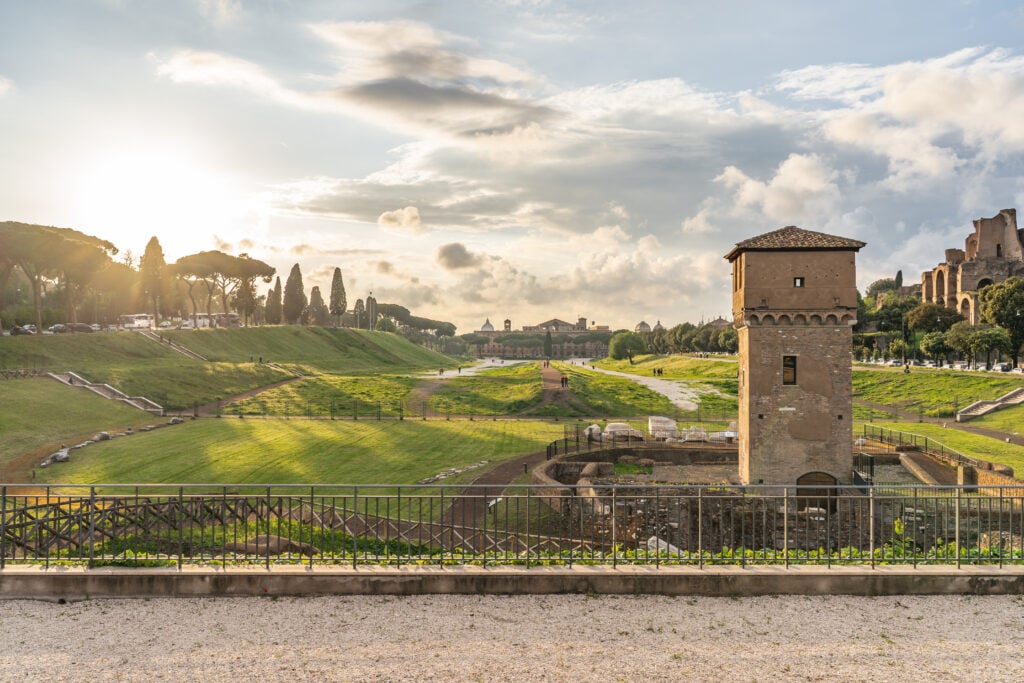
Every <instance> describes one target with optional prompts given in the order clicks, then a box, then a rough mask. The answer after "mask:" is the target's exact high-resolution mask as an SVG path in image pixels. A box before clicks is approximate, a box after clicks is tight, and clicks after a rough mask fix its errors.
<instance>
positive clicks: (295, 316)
mask: <svg viewBox="0 0 1024 683" xmlns="http://www.w3.org/2000/svg"><path fill="white" fill-rule="evenodd" d="M308 303H309V302H308V300H307V299H306V291H305V289H304V287H303V286H302V271H301V270H300V269H299V264H298V263H296V264H295V265H294V266H292V271H291V272H290V273H288V279H287V280H286V281H285V283H284V298H283V299H282V300H281V309H282V315H283V316H284V321H285V322H286V323H288V324H289V325H295V324H296V323H298V322H299V320H300V319H301V318H302V313H303V312H304V311H305V310H306V305H307V304H308Z"/></svg>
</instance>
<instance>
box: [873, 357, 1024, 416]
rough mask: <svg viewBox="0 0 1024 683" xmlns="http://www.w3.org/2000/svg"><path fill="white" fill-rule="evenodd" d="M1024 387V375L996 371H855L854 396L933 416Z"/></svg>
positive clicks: (895, 369) (927, 369)
mask: <svg viewBox="0 0 1024 683" xmlns="http://www.w3.org/2000/svg"><path fill="white" fill-rule="evenodd" d="M1020 387H1024V379H1022V378H1020V377H1014V376H1008V375H1003V374H992V373H985V374H982V373H973V372H954V371H951V370H933V369H931V368H915V369H914V371H913V372H911V373H909V374H904V372H903V370H902V368H878V369H872V370H858V369H854V371H853V396H854V400H857V399H860V400H864V401H869V402H871V403H877V404H880V405H885V406H891V407H893V408H898V409H900V410H905V411H909V412H912V413H917V412H919V411H920V412H921V413H923V414H924V415H925V416H930V417H949V416H952V415H953V414H954V406H957V407H959V408H964V407H966V406H968V405H970V404H971V403H974V402H975V401H979V400H983V399H993V398H998V397H999V396H1002V395H1003V394H1005V393H1007V392H1009V391H1012V390H1014V389H1017V388H1020Z"/></svg>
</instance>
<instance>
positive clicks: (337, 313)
mask: <svg viewBox="0 0 1024 683" xmlns="http://www.w3.org/2000/svg"><path fill="white" fill-rule="evenodd" d="M347 305H348V301H347V300H346V299H345V283H344V282H342V281H341V268H335V269H334V278H333V279H332V280H331V315H333V316H334V318H335V323H334V324H335V327H341V316H343V315H345V307H346V306H347Z"/></svg>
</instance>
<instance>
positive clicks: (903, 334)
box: [900, 313, 907, 366]
mask: <svg viewBox="0 0 1024 683" xmlns="http://www.w3.org/2000/svg"><path fill="white" fill-rule="evenodd" d="M900 340H901V341H902V342H903V347H902V349H900V350H901V351H902V352H903V365H904V366H906V364H907V314H906V313H901V314H900Z"/></svg>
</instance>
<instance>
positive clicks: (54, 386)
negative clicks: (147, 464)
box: [0, 327, 452, 462]
mask: <svg viewBox="0 0 1024 683" xmlns="http://www.w3.org/2000/svg"><path fill="white" fill-rule="evenodd" d="M168 336H170V335H168ZM176 336H178V337H180V338H181V341H182V342H187V345H189V346H192V347H195V348H196V350H198V351H199V352H200V353H203V355H207V354H209V355H207V357H208V358H210V361H199V360H194V359H191V358H187V357H185V356H183V355H181V354H180V353H177V352H176V351H174V350H172V349H170V348H168V347H167V346H165V345H161V344H159V343H157V342H154V341H152V340H150V339H146V338H145V337H143V336H142V335H139V334H135V333H131V332H119V333H98V334H77V335H54V336H48V335H47V336H38V337H0V368H45V369H48V370H51V371H55V372H61V371H66V370H72V371H75V372H77V373H78V374H80V375H82V376H84V377H86V378H88V379H90V380H93V381H97V382H105V383H107V384H110V385H112V386H114V387H116V388H118V389H120V390H121V391H124V392H125V393H127V394H129V395H133V396H134V395H141V396H146V397H147V398H150V399H152V400H154V401H156V402H157V403H159V404H161V405H163V406H164V407H165V408H166V409H167V410H168V411H169V412H171V413H174V412H178V411H188V410H189V409H190V408H191V407H192V406H193V405H194V404H195V403H198V404H206V403H212V402H214V401H218V400H222V399H224V398H227V397H229V396H233V395H237V394H240V393H243V392H246V391H250V390H253V389H258V388H260V387H264V386H267V385H269V384H273V383H275V382H278V381H280V380H282V379H287V378H289V377H291V375H290V374H288V373H286V372H282V371H280V370H276V369H274V368H272V367H269V366H267V365H265V364H260V363H258V362H255V363H251V362H249V356H248V353H247V352H246V351H245V349H247V348H253V349H271V350H272V351H274V352H275V353H280V354H282V356H281V359H282V360H284V359H293V360H297V361H299V362H301V363H302V364H303V367H307V368H310V369H312V370H316V369H317V368H319V367H337V365H338V364H339V363H342V364H344V365H345V366H346V367H348V368H351V369H353V371H361V372H366V373H372V372H374V371H381V370H384V369H387V370H391V369H394V368H399V369H423V368H431V367H435V364H436V363H437V362H438V359H439V358H440V359H444V360H445V361H446V362H449V363H451V362H452V361H451V359H448V358H447V357H445V356H441V355H440V354H436V353H433V352H431V351H428V350H426V349H423V348H421V347H417V346H415V345H413V344H409V343H408V342H406V341H405V340H402V339H400V338H398V337H395V336H394V335H388V334H381V333H368V332H357V331H353V330H326V331H325V330H316V329H311V328H290V327H268V328H247V329H237V330H202V331H199V332H182V333H177V335H176ZM218 349H219V350H218ZM268 355H269V354H268ZM265 360H266V358H265ZM313 381H316V379H314V380H313ZM323 381H328V382H337V383H342V384H344V383H345V382H352V381H353V380H350V379H345V378H337V377H327V378H326V379H325V380H323ZM16 382H17V383H19V384H18V389H17V391H15V389H14V387H15V383H16ZM361 384H362V385H363V386H369V387H373V388H374V391H380V383H378V382H375V381H374V382H369V383H367V382H361ZM0 388H3V392H2V393H3V394H4V396H3V399H4V403H3V404H2V407H3V413H4V415H3V420H4V421H3V422H2V423H0V426H2V427H3V429H0V434H2V435H3V437H4V438H3V440H2V441H0V462H10V461H12V460H14V459H16V458H18V457H19V456H22V455H24V454H26V453H30V452H33V451H35V450H37V449H41V448H43V447H47V446H54V447H56V446H57V445H58V444H59V443H60V442H62V441H63V442H66V443H72V442H76V441H78V440H80V439H81V438H83V437H85V436H90V435H92V434H95V433H96V432H97V431H101V430H106V431H117V430H120V429H122V428H123V427H125V426H128V425H137V424H141V423H145V422H151V421H152V420H153V417H152V416H151V415H149V414H147V413H143V412H141V411H136V410H135V409H132V408H127V407H125V406H124V405H123V404H120V403H117V402H114V401H106V400H104V399H101V398H99V397H98V396H95V395H93V394H90V393H88V392H86V391H85V390H83V389H78V388H72V387H65V386H61V385H60V384H58V383H56V382H54V381H53V380H51V379H46V378H38V379H25V380H10V381H8V382H4V383H3V384H2V385H0ZM80 406H81V407H82V408H80ZM86 406H87V407H88V408H87V409H86V408H85V407H86ZM58 416H59V419H58Z"/></svg>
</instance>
